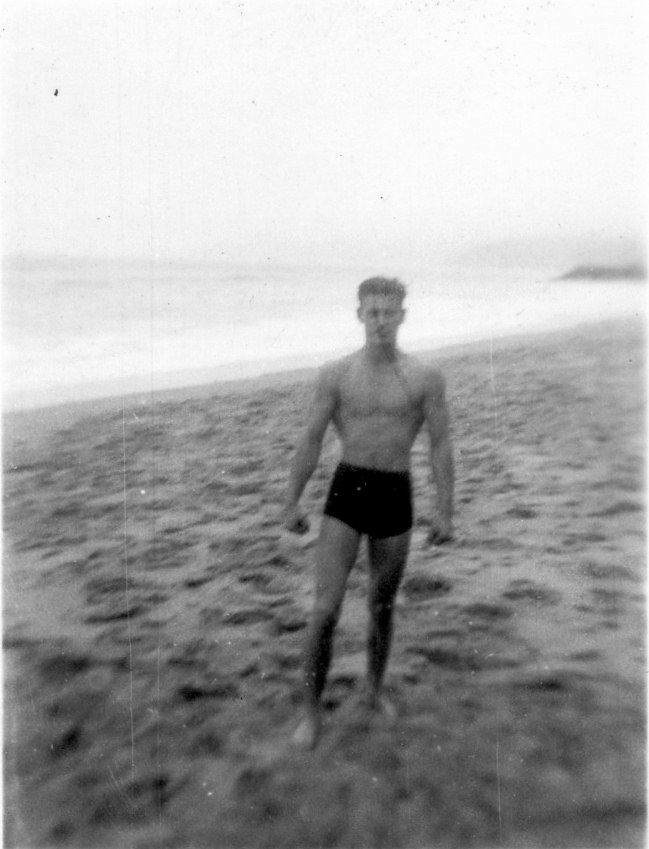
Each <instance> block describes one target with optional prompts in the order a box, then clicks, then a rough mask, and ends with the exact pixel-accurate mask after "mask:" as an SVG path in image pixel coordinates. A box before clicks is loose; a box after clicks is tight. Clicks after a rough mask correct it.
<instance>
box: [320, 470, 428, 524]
mask: <svg viewBox="0 0 649 849" xmlns="http://www.w3.org/2000/svg"><path fill="white" fill-rule="evenodd" d="M324 513H325V516H332V517H333V518H334V519H339V520H340V521H341V522H344V523H345V524H346V525H349V527H350V528H353V529H354V530H355V531H358V533H359V534H367V536H370V537H375V538H377V539H383V538H385V537H393V536H397V535H398V534H404V533H405V532H406V531H409V530H410V528H411V527H412V492H411V487H410V474H409V473H408V472H383V471H380V470H379V469H365V468H362V467H360V466H350V465H349V463H340V464H339V465H338V468H337V469H336V472H335V474H334V477H333V480H332V481H331V487H330V489H329V496H328V498H327V502H326V504H325V508H324Z"/></svg>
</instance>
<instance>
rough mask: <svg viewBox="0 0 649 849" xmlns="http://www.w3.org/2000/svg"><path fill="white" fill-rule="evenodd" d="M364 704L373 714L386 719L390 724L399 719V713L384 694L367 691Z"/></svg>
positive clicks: (364, 695) (363, 699)
mask: <svg viewBox="0 0 649 849" xmlns="http://www.w3.org/2000/svg"><path fill="white" fill-rule="evenodd" d="M362 703H363V704H364V705H366V706H367V707H368V708H369V709H370V710H371V711H372V712H373V713H376V714H378V715H379V716H382V717H384V718H385V719H387V720H388V721H389V722H394V721H395V720H396V718H397V715H398V711H397V708H396V706H395V705H394V704H393V703H392V702H391V701H390V699H388V698H387V696H384V695H383V693H376V692H374V691H373V690H366V692H365V693H364V694H363V697H362Z"/></svg>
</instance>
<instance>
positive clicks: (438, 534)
mask: <svg viewBox="0 0 649 849" xmlns="http://www.w3.org/2000/svg"><path fill="white" fill-rule="evenodd" d="M452 539H453V526H452V524H451V521H450V519H443V518H441V517H440V516H434V517H433V519H432V521H431V523H430V529H429V531H428V542H429V543H430V544H431V545H443V544H444V543H445V542H450V541H451V540H452Z"/></svg>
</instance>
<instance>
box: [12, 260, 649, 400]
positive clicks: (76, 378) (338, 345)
mask: <svg viewBox="0 0 649 849" xmlns="http://www.w3.org/2000/svg"><path fill="white" fill-rule="evenodd" d="M561 270H562V269H559V270H557V271H555V272H554V273H553V272H552V271H549V270H548V269H547V268H546V269H539V268H517V269H504V270H503V269H502V268H472V269H467V268H456V267H449V268H437V269H434V270H430V271H424V272H422V271H421V270H419V271H413V272H411V273H408V271H407V270H406V271H403V272H401V273H400V276H401V278H402V279H403V280H404V282H405V283H406V285H407V286H408V298H407V303H406V307H407V316H406V321H405V323H404V324H403V326H402V328H401V332H400V344H401V346H402V347H403V348H404V349H405V350H409V351H417V350H428V349H432V348H436V347H442V346H444V345H446V344H450V343H454V342H461V341H470V340H474V339H484V338H495V337H498V336H502V335H507V334H511V333H525V332H532V331H537V330H544V329H554V328H560V327H566V326H570V325H573V324H578V323H580V322H583V321H599V320H603V319H606V318H610V317H614V316H623V315H634V314H638V315H641V314H643V312H644V302H645V298H644V287H643V286H642V285H638V284H637V283H631V282H629V283H626V282H619V281H616V282H602V281H598V282H597V283H587V282H584V283H582V282H574V281H570V282H557V281H554V280H553V279H552V278H553V277H556V274H557V273H558V272H559V271H561ZM563 270H565V269H563ZM374 273H377V272H376V270H375V269H341V268H336V269H327V268H307V267H268V266H263V267H261V266H258V267H254V266H244V265H240V266H225V265H207V264H205V265H200V264H178V263H174V264H158V265H153V264H148V263H145V262H141V263H136V262H131V263H127V262H119V263H109V262H106V261H85V262H80V261H75V262H66V261H63V260H59V261H54V260H51V261H47V262H46V261H41V262H35V261H32V262H26V261H24V262H21V263H18V262H14V263H13V264H9V263H7V264H6V265H5V269H4V273H3V291H2V331H3V395H4V405H5V407H6V408H9V409H11V408H17V407H30V406H40V405H45V404H55V403H61V402H66V401H70V400H77V399H82V398H91V397H101V396H106V395H113V394H119V393H122V392H123V393H129V392H140V391H143V392H148V391H156V390H160V389H164V388H170V387H174V386H184V385H189V384H192V383H196V384H198V383H204V382H209V381H211V380H223V379H228V378H234V379H236V378H240V377H246V376H254V375H259V374H262V373H265V372H269V371H281V370H283V369H287V368H297V367H302V366H315V365H319V364H321V363H322V362H324V361H325V360H326V359H328V358H329V357H332V356H337V355H342V354H344V353H346V352H348V351H352V350H354V349H355V348H357V347H359V346H360V345H362V343H363V335H362V327H361V325H360V324H359V323H358V320H357V318H356V289H357V286H358V283H359V282H360V281H361V280H362V279H364V277H367V276H371V275H372V274H374Z"/></svg>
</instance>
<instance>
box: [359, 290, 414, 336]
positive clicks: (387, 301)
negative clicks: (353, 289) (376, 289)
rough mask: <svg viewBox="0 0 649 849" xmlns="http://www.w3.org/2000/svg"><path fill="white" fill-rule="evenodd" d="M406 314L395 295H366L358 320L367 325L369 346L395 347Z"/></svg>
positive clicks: (360, 307)
mask: <svg viewBox="0 0 649 849" xmlns="http://www.w3.org/2000/svg"><path fill="white" fill-rule="evenodd" d="M405 314H406V313H405V310H404V309H403V307H402V306H401V302H400V301H399V299H398V298H395V297H394V296H393V295H366V296H365V297H364V298H363V300H362V301H361V305H360V306H359V308H358V318H359V319H360V321H361V322H362V324H364V325H365V340H366V342H367V344H368V345H369V346H371V347H378V348H380V347H383V346H385V345H387V346H391V345H395V344H396V341H397V330H398V329H399V325H400V324H401V322H402V321H403V319H404V316H405Z"/></svg>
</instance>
